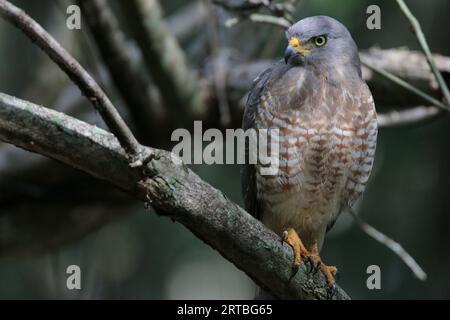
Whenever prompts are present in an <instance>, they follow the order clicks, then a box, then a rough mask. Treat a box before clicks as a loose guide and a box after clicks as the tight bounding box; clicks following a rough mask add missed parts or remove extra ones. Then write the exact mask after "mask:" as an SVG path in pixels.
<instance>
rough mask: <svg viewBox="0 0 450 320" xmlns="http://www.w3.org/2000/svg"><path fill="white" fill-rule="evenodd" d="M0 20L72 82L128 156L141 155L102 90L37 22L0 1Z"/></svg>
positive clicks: (137, 144) (135, 142) (123, 122)
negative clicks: (33, 45)
mask: <svg viewBox="0 0 450 320" xmlns="http://www.w3.org/2000/svg"><path fill="white" fill-rule="evenodd" d="M0 16H1V17H3V18H4V19H6V20H7V21H8V22H10V23H12V24H13V25H14V26H16V27H17V28H19V29H20V30H22V32H23V33H25V35H27V36H28V37H29V38H30V39H31V40H32V41H33V42H35V43H36V44H37V45H38V46H39V47H40V48H41V49H42V50H43V51H44V52H45V53H46V54H47V55H48V56H49V57H50V58H51V59H52V60H53V61H54V62H55V63H56V64H57V65H58V66H59V67H60V68H61V69H62V70H63V71H64V72H65V73H66V74H67V75H68V76H69V78H70V79H72V81H73V82H74V83H75V84H76V85H77V86H78V87H79V88H80V90H81V91H82V92H83V94H84V95H85V96H86V97H87V98H88V99H89V101H90V102H91V103H92V105H93V106H94V107H95V108H96V109H97V110H98V112H99V113H100V114H101V116H102V118H103V120H104V121H105V122H106V124H107V125H108V127H109V129H110V130H111V131H112V133H114V134H115V135H116V136H117V139H118V140H119V141H120V144H121V145H122V147H123V148H124V149H125V150H126V151H127V152H128V153H129V154H130V156H132V157H134V156H137V155H138V154H139V153H140V149H141V148H140V144H139V143H138V141H137V140H136V138H135V137H134V135H133V133H132V132H131V130H130V129H129V128H128V126H127V125H126V123H125V121H124V120H123V119H122V117H121V116H120V114H119V113H118V111H117V110H116V108H115V107H114V105H113V104H112V102H111V101H110V100H109V98H108V97H107V96H106V94H105V93H104V92H103V90H102V89H101V87H100V86H99V85H98V84H97V82H96V81H95V80H94V79H93V78H92V77H91V76H90V75H89V74H88V73H87V72H86V70H85V69H84V68H83V67H82V66H81V65H80V64H79V63H78V61H77V60H75V58H73V57H72V56H71V55H70V53H68V52H67V51H66V50H65V49H64V48H63V47H62V46H61V45H60V44H59V43H58V42H57V41H56V40H55V39H54V38H53V37H52V36H51V35H50V34H48V33H47V31H45V30H44V28H42V27H41V26H40V25H39V24H38V23H37V22H36V21H34V20H33V19H32V18H31V17H30V16H28V15H27V14H26V13H25V12H24V11H23V10H21V9H20V8H18V7H16V6H14V5H13V4H11V3H10V2H8V1H6V0H0Z"/></svg>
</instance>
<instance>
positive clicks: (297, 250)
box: [283, 228, 309, 268]
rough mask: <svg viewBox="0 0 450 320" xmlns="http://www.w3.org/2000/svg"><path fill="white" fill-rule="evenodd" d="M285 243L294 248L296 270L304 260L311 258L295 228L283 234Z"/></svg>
mask: <svg viewBox="0 0 450 320" xmlns="http://www.w3.org/2000/svg"><path fill="white" fill-rule="evenodd" d="M283 241H284V242H286V243H287V244H288V245H290V246H291V247H292V250H293V251H294V265H293V267H294V268H298V267H299V266H300V264H301V263H302V258H306V257H308V256H309V251H308V250H306V248H305V246H304V244H303V242H302V240H301V239H300V237H299V236H298V234H297V232H296V231H295V229H293V228H288V229H287V230H286V231H284V232H283Z"/></svg>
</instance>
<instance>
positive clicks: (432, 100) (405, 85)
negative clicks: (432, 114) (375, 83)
mask: <svg viewBox="0 0 450 320" xmlns="http://www.w3.org/2000/svg"><path fill="white" fill-rule="evenodd" d="M361 63H362V64H363V65H364V66H366V67H367V68H369V69H371V70H373V71H374V72H376V73H378V74H379V75H381V76H383V77H385V78H386V79H389V80H391V81H392V82H394V83H396V84H398V85H399V86H401V87H403V88H405V89H406V90H409V91H411V92H412V93H414V94H416V95H418V96H419V97H421V98H423V99H424V100H426V101H428V102H430V103H431V104H432V105H435V106H437V107H440V108H443V109H446V110H447V111H448V110H449V107H448V106H447V105H445V104H444V103H442V102H441V101H439V100H437V99H435V98H433V97H432V96H430V95H429V94H427V93H425V92H423V91H422V90H420V89H418V88H416V87H414V86H413V85H411V84H409V83H408V82H406V81H405V80H403V79H401V78H399V77H397V76H396V75H394V74H393V73H391V72H389V71H386V70H384V69H381V68H378V67H376V66H374V65H373V64H371V63H369V62H367V61H364V60H362V61H361Z"/></svg>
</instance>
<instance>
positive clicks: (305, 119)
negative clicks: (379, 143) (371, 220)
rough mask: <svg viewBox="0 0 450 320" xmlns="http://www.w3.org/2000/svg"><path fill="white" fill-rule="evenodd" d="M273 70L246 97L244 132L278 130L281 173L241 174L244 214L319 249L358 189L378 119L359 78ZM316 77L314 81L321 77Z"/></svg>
mask: <svg viewBox="0 0 450 320" xmlns="http://www.w3.org/2000/svg"><path fill="white" fill-rule="evenodd" d="M316 68H320V66H306V67H302V68H299V67H297V68H292V67H290V66H286V65H283V64H282V63H280V64H279V65H276V66H274V67H273V68H272V69H269V70H267V71H266V72H265V73H263V74H262V75H261V76H260V77H259V78H258V79H257V80H256V81H255V84H254V87H253V89H252V91H251V92H250V95H249V98H248V103H247V107H246V112H245V115H244V129H248V128H254V129H270V128H276V129H279V133H280V137H279V170H278V173H277V174H275V175H261V174H259V169H260V168H259V165H258V164H257V165H246V166H245V167H244V169H243V192H244V200H245V204H246V209H247V210H249V211H250V212H251V213H252V214H254V215H256V216H257V217H258V218H260V219H261V220H262V221H263V223H264V224H266V225H267V226H268V227H269V228H271V229H272V230H274V231H275V232H277V233H278V234H281V232H283V230H285V229H286V228H288V227H292V228H295V229H296V230H297V231H298V232H299V234H301V236H302V240H303V242H304V243H305V245H308V243H312V242H313V241H317V242H318V243H319V244H320V246H321V244H322V242H323V237H324V235H325V233H326V231H327V230H329V229H330V228H331V226H332V225H333V224H334V221H335V220H336V219H337V217H338V215H339V213H340V212H341V211H342V210H343V208H345V207H346V206H352V205H353V204H354V202H355V201H356V200H357V199H358V197H359V196H360V195H361V193H362V192H363V191H364V189H365V187H366V184H367V181H368V179H369V175H370V172H371V170H372V164H373V160H374V155H375V147H376V138H377V119H376V112H375V107H374V102H373V99H372V95H371V93H370V91H369V89H368V87H367V85H366V84H365V83H364V81H363V80H362V79H360V78H357V77H356V78H355V77H354V76H352V75H348V74H345V72H344V71H343V70H340V69H338V68H336V69H334V70H329V69H322V70H317V69H316ZM319 75H320V76H319Z"/></svg>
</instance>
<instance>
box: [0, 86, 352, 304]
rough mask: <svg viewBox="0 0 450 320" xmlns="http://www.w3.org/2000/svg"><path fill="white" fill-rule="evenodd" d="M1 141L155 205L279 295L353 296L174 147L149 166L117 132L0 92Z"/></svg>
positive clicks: (154, 151) (155, 155) (154, 157)
mask: <svg viewBox="0 0 450 320" xmlns="http://www.w3.org/2000/svg"><path fill="white" fill-rule="evenodd" d="M0 140H2V141H5V142H7V143H12V144H15V145H16V146H19V147H21V148H24V149H26V150H29V151H32V152H37V153H40V154H43V155H46V156H48V157H50V158H53V159H55V160H58V161H61V162H63V163H65V164H67V165H69V166H72V167H74V168H77V169H79V170H82V171H84V172H87V173H89V174H90V175H92V176H94V177H96V178H98V179H102V180H104V181H107V182H109V183H111V184H113V185H115V186H116V187H118V188H120V189H122V190H124V191H127V192H128V193H130V194H131V195H133V196H135V197H137V198H138V199H140V200H142V201H145V202H147V203H150V204H151V205H152V206H153V207H154V208H155V209H157V210H158V212H159V213H160V214H163V215H167V216H169V217H170V218H172V219H174V220H175V221H178V222H180V223H182V224H183V225H185V226H186V227H187V228H188V229H189V230H191V231H192V232H193V233H194V234H195V235H197V236H198V237H199V238H200V239H202V240H203V241H205V242H206V243H207V244H209V245H211V246H212V247H213V248H215V249H216V250H218V251H219V252H220V253H221V254H222V255H223V256H224V257H225V258H227V259H228V260H230V261H232V262H233V263H234V264H235V265H236V266H237V267H238V268H240V269H241V270H243V271H244V272H246V273H247V274H248V275H249V276H250V277H251V278H252V279H253V280H255V282H257V283H258V284H259V285H262V286H264V287H266V288H268V289H269V290H270V291H271V292H272V293H274V294H275V295H276V296H277V297H280V298H309V299H326V298H334V299H348V296H347V295H346V294H345V292H344V291H342V289H340V288H339V287H338V288H337V290H336V292H335V293H334V295H333V296H330V295H329V291H328V290H327V285H326V283H325V279H324V277H323V275H322V274H321V273H317V274H315V275H314V274H311V273H308V272H307V270H306V267H305V265H302V266H301V268H300V269H299V270H296V271H294V270H292V261H293V260H292V259H293V256H292V252H291V249H290V247H289V246H287V245H286V244H283V243H282V242H281V241H280V238H279V236H277V235H275V234H274V233H273V232H271V231H270V230H268V229H267V228H266V227H264V225H263V224H262V223H261V222H260V221H258V220H256V219H254V218H253V217H252V216H251V215H250V214H248V213H247V212H245V211H244V210H243V209H242V208H240V207H239V206H238V205H236V204H235V203H233V202H232V201H230V200H228V199H227V198H226V196H225V195H224V194H223V193H222V192H220V191H219V190H217V189H215V188H213V187H212V186H210V185H209V184H207V183H206V182H204V181H203V180H201V179H200V178H199V177H198V176H197V175H196V174H195V173H193V172H192V171H191V170H190V169H188V168H187V167H186V166H185V165H183V164H182V163H181V162H179V161H178V160H177V159H176V158H174V157H173V156H172V155H171V153H169V152H167V151H163V150H158V149H151V148H144V150H143V154H144V155H143V157H144V159H145V155H149V154H152V157H150V158H148V159H147V160H148V161H145V163H144V165H143V166H142V167H140V168H131V167H130V166H129V163H128V158H127V156H126V154H125V152H124V151H123V149H122V148H121V147H120V144H119V142H118V141H117V139H116V138H115V137H114V136H113V135H112V134H110V133H108V132H106V131H104V130H102V129H99V128H97V127H94V126H90V125H88V124H86V123H84V122H82V121H79V120H76V119H74V118H71V117H69V116H66V115H64V114H62V113H59V112H56V111H53V110H49V109H46V108H44V107H41V106H38V105H35V104H32V103H30V102H27V101H24V100H20V99H17V98H15V97H11V96H8V95H5V94H0Z"/></svg>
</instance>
